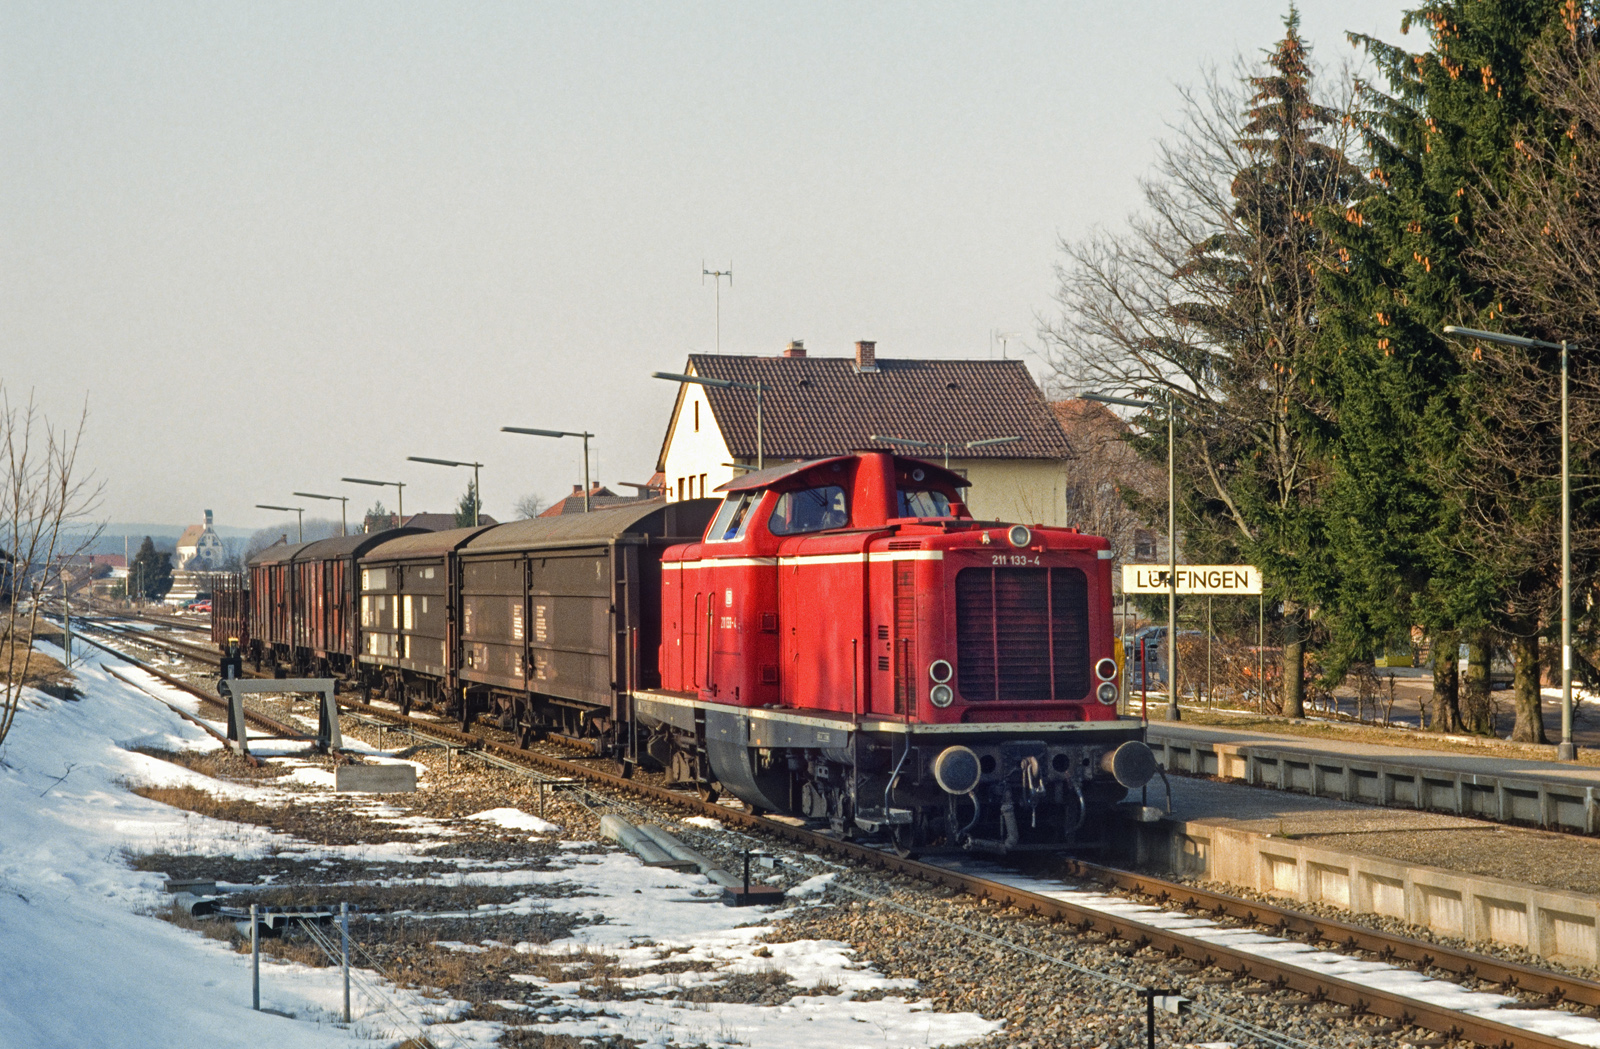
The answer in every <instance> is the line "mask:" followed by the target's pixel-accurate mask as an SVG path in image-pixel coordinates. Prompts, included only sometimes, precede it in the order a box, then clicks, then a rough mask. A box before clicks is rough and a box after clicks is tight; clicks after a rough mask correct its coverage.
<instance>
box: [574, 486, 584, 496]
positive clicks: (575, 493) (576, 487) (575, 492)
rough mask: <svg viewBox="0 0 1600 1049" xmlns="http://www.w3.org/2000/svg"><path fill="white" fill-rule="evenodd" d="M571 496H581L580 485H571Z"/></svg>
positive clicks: (581, 487) (581, 489)
mask: <svg viewBox="0 0 1600 1049" xmlns="http://www.w3.org/2000/svg"><path fill="white" fill-rule="evenodd" d="M572 494H573V495H582V494H583V485H581V484H575V485H573V486H572Z"/></svg>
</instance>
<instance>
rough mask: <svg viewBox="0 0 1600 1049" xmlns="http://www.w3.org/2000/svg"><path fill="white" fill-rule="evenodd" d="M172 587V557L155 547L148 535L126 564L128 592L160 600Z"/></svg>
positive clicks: (150, 599) (148, 599)
mask: <svg viewBox="0 0 1600 1049" xmlns="http://www.w3.org/2000/svg"><path fill="white" fill-rule="evenodd" d="M171 589H172V558H171V557H169V556H168V555H166V554H164V553H161V552H160V551H159V550H157V549H156V544H155V543H154V542H152V541H151V539H150V537H149V536H145V537H144V542H142V543H140V544H139V552H138V553H136V554H134V555H133V564H131V565H129V566H128V593H130V594H137V595H138V596H140V597H143V598H144V599H145V600H147V601H160V600H161V599H162V598H163V597H166V596H167V591H169V590H171Z"/></svg>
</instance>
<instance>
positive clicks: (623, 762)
mask: <svg viewBox="0 0 1600 1049" xmlns="http://www.w3.org/2000/svg"><path fill="white" fill-rule="evenodd" d="M611 764H612V765H614V766H616V772H617V775H618V776H620V777H622V778H623V779H632V778H633V773H634V769H635V768H636V767H637V766H635V765H634V763H633V760H632V759H630V758H614V759H612V762H611Z"/></svg>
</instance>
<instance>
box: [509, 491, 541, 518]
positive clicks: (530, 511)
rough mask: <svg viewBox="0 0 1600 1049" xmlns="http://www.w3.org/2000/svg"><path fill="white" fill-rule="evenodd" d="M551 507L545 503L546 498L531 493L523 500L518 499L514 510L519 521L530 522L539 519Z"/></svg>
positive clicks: (536, 493)
mask: <svg viewBox="0 0 1600 1049" xmlns="http://www.w3.org/2000/svg"><path fill="white" fill-rule="evenodd" d="M549 506H550V504H549V503H548V502H546V501H545V498H544V496H542V495H540V494H539V493H538V492H529V493H528V494H527V495H525V496H523V497H522V498H521V499H518V500H517V505H516V506H514V507H513V508H512V509H513V510H514V511H515V512H516V515H517V518H518V519H519V520H522V521H528V520H532V519H533V518H535V517H538V516H539V515H540V514H542V513H543V512H544V511H545V510H546V509H547V508H548V507H549Z"/></svg>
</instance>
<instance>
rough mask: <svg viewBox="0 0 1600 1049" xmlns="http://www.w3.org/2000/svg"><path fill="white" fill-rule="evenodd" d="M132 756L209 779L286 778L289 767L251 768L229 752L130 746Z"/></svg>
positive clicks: (264, 765) (269, 764) (265, 764)
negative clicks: (161, 762)
mask: <svg viewBox="0 0 1600 1049" xmlns="http://www.w3.org/2000/svg"><path fill="white" fill-rule="evenodd" d="M133 752H134V753H135V754H143V755H144V756H145V757H149V758H156V759H159V760H161V761H165V762H169V763H171V764H173V765H177V766H179V767H181V768H186V769H188V770H190V771H191V772H198V773H200V775H202V776H208V777H210V778H211V779H232V780H257V779H276V778H278V777H279V776H284V775H287V774H288V772H289V768H288V767H287V766H285V765H276V764H272V763H270V762H263V763H262V764H261V765H259V766H256V765H251V764H250V763H249V762H248V761H246V760H245V759H244V758H243V757H241V756H240V755H238V754H235V753H234V752H233V751H231V750H223V749H218V750H204V751H202V750H168V749H166V748H165V747H134V748H133Z"/></svg>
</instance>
